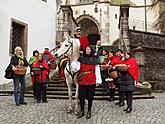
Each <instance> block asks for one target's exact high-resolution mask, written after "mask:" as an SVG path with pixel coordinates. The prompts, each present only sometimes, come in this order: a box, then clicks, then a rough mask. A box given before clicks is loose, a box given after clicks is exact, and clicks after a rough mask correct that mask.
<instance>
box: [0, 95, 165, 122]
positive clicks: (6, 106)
mask: <svg viewBox="0 0 165 124" xmlns="http://www.w3.org/2000/svg"><path fill="white" fill-rule="evenodd" d="M26 101H27V102H28V104H27V105H20V106H16V105H15V104H14V101H13V96H0V124H22V123H24V124H165V102H164V101H165V93H159V94H156V98H155V99H143V100H134V101H133V111H132V113H129V114H126V113H125V112H123V109H124V108H125V107H126V106H125V107H118V106H116V105H114V103H115V102H116V101H115V102H108V101H104V100H101V101H98V100H95V101H94V103H93V108H92V117H91V119H89V120H86V118H85V116H84V117H83V118H80V119H77V118H76V116H75V115H74V113H72V114H69V113H67V112H66V109H67V105H68V101H67V100H61V99H60V100H59V99H48V103H39V104H38V103H36V102H35V101H34V99H32V98H26ZM86 112H87V104H86V106H85V114H86Z"/></svg>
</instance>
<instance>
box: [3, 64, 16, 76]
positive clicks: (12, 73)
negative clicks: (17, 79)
mask: <svg viewBox="0 0 165 124" xmlns="http://www.w3.org/2000/svg"><path fill="white" fill-rule="evenodd" d="M13 76H14V72H13V70H12V65H11V64H9V65H8V66H7V68H6V70H5V75H4V77H5V78H6V79H13Z"/></svg>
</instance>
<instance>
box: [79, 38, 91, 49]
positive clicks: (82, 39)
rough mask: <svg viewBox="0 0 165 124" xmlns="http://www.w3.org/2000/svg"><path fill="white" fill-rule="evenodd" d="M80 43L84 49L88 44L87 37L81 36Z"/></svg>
mask: <svg viewBox="0 0 165 124" xmlns="http://www.w3.org/2000/svg"><path fill="white" fill-rule="evenodd" d="M80 44H81V47H82V50H83V51H84V49H85V48H86V47H87V46H89V42H88V38H87V37H86V36H82V37H81V38H80Z"/></svg>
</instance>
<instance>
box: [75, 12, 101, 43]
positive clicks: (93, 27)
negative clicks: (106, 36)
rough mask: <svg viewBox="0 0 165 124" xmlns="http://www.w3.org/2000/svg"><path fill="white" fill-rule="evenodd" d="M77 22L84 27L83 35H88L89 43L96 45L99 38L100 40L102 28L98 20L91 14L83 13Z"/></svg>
mask: <svg viewBox="0 0 165 124" xmlns="http://www.w3.org/2000/svg"><path fill="white" fill-rule="evenodd" d="M76 21H77V23H78V24H79V25H80V27H81V28H82V35H86V36H87V37H88V40H89V43H90V44H91V45H95V44H96V41H97V40H100V30H99V24H98V22H97V21H96V20H95V19H94V18H92V17H90V16H89V15H82V16H80V17H79V18H77V19H76Z"/></svg>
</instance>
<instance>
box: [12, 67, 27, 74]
mask: <svg viewBox="0 0 165 124" xmlns="http://www.w3.org/2000/svg"><path fill="white" fill-rule="evenodd" d="M15 67H16V68H17V69H16V70H14V74H16V75H25V74H26V71H27V67H26V66H21V65H16V66H15Z"/></svg>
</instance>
